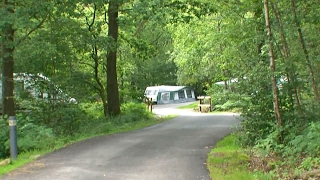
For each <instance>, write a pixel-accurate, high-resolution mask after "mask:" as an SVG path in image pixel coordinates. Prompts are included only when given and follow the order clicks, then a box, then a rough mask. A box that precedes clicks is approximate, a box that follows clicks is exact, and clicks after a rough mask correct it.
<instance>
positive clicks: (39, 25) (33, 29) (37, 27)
mask: <svg viewBox="0 0 320 180" xmlns="http://www.w3.org/2000/svg"><path fill="white" fill-rule="evenodd" d="M48 14H49V13H48ZM48 14H47V15H46V16H45V17H44V18H43V19H42V20H41V21H40V23H39V24H38V25H37V26H35V27H34V28H32V29H31V30H30V31H29V32H28V33H27V34H26V35H25V36H24V37H23V38H21V39H20V40H19V41H18V43H17V44H16V45H15V46H19V45H20V44H21V43H22V42H23V41H24V40H25V39H27V38H28V37H29V36H30V34H31V33H33V32H34V31H36V30H37V29H39V28H40V27H41V26H42V25H43V23H44V22H45V20H46V19H47V17H48Z"/></svg>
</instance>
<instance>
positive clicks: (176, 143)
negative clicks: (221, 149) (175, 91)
mask: <svg viewBox="0 0 320 180" xmlns="http://www.w3.org/2000/svg"><path fill="white" fill-rule="evenodd" d="M176 106H177V105H169V106H164V105H158V106H155V107H154V112H155V113H157V114H160V115H165V114H180V115H179V117H177V118H175V119H173V120H170V121H167V122H164V123H161V124H157V125H154V126H151V127H147V128H144V129H140V130H136V131H132V132H127V133H120V134H114V135H108V136H100V137H96V138H92V139H88V140H84V141H81V142H78V143H75V144H73V145H70V146H68V147H65V148H62V149H60V150H57V151H55V152H53V153H50V154H48V155H45V156H43V157H40V158H38V159H37V160H36V161H34V162H32V163H29V164H27V165H25V166H23V167H21V168H20V169H18V170H15V171H13V172H11V173H9V174H8V175H5V176H3V177H2V178H0V179H3V180H9V179H18V180H20V179H21V180H100V179H103V180H104V179H107V180H122V179H123V180H198V179H199V180H207V179H210V177H209V175H208V170H207V168H206V158H207V154H208V152H209V151H210V149H211V148H212V147H213V146H214V145H215V143H216V142H217V141H218V140H220V139H221V138H223V137H224V136H225V135H227V134H228V133H230V131H231V127H233V126H234V125H236V124H238V123H239V120H238V119H237V117H236V115H235V114H229V113H228V114H201V113H197V112H191V111H186V110H177V109H175V107H176Z"/></svg>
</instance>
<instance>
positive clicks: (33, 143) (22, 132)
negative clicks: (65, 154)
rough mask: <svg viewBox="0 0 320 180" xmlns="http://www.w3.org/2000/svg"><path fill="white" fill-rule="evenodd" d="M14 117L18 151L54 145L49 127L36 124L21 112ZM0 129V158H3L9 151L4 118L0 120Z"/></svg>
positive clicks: (6, 125)
mask: <svg viewBox="0 0 320 180" xmlns="http://www.w3.org/2000/svg"><path fill="white" fill-rule="evenodd" d="M16 118H17V141H18V151H19V153H21V152H27V151H31V150H35V149H43V148H44V147H51V146H53V145H54V143H55V139H54V134H53V131H52V129H51V128H47V127H46V126H40V125H36V124H35V123H34V120H33V119H31V118H30V117H28V116H23V115H22V114H17V115H16ZM0 129H1V134H0V143H1V147H0V158H5V157H8V156H9V152H10V137H9V126H8V123H7V122H6V121H5V120H2V121H1V124H0Z"/></svg>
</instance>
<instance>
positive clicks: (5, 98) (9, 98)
mask: <svg viewBox="0 0 320 180" xmlns="http://www.w3.org/2000/svg"><path fill="white" fill-rule="evenodd" d="M2 8H3V11H4V16H2V18H4V22H3V27H2V31H1V36H2V45H1V47H2V54H1V55H2V56H1V57H2V115H8V116H15V111H14V95H13V89H14V82H13V67H14V58H13V52H14V48H15V46H14V29H13V21H12V18H13V15H14V3H12V2H9V1H8V0H3V7H2Z"/></svg>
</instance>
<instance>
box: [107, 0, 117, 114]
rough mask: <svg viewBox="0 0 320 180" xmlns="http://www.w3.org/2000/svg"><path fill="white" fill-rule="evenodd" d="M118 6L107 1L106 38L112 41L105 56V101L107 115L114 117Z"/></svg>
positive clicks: (115, 111)
mask: <svg viewBox="0 0 320 180" xmlns="http://www.w3.org/2000/svg"><path fill="white" fill-rule="evenodd" d="M118 11H119V4H118V2H117V0H110V1H109V8H108V20H109V24H108V28H109V29H108V36H109V37H110V38H112V39H113V47H112V48H111V49H109V50H108V55H107V100H108V114H109V115H110V116H116V115H119V114H120V102H119V89H118V80H117V41H118V31H119V25H118V22H117V20H118V14H119V12H118Z"/></svg>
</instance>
